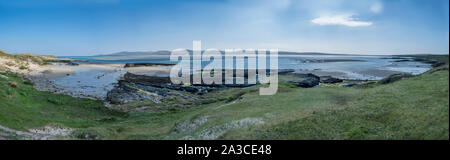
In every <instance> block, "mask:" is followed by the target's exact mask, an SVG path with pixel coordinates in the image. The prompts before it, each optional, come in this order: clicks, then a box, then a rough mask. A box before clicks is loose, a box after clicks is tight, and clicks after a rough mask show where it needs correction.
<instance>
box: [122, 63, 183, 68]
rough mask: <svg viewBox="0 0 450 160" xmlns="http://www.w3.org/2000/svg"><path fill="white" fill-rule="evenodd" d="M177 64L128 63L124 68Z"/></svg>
mask: <svg viewBox="0 0 450 160" xmlns="http://www.w3.org/2000/svg"><path fill="white" fill-rule="evenodd" d="M173 65H175V64H167V63H127V64H125V66H124V68H129V67H149V66H173Z"/></svg>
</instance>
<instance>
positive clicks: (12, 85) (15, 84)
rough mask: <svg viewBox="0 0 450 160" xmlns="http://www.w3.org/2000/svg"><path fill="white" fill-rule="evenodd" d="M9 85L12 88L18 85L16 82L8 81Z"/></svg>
mask: <svg viewBox="0 0 450 160" xmlns="http://www.w3.org/2000/svg"><path fill="white" fill-rule="evenodd" d="M9 85H10V86H11V87H13V88H17V87H19V85H17V83H16V82H9Z"/></svg>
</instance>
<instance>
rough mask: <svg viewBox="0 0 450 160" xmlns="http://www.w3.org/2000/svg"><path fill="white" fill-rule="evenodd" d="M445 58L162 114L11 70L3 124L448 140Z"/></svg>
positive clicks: (77, 132)
mask: <svg viewBox="0 0 450 160" xmlns="http://www.w3.org/2000/svg"><path fill="white" fill-rule="evenodd" d="M423 57H425V58H435V57H434V56H423ZM445 57H446V58H445ZM445 57H444V58H442V57H441V58H435V59H437V60H439V61H443V62H445V63H446V64H445V65H443V66H440V67H437V68H434V69H433V70H431V71H428V72H426V73H423V74H421V75H419V76H415V77H411V78H407V79H403V80H400V81H397V82H394V83H390V84H385V85H381V84H373V85H370V86H365V87H349V88H341V87H335V86H324V87H319V88H297V87H295V86H292V85H290V84H288V83H283V82H282V83H280V85H279V90H278V93H277V94H276V95H273V96H260V95H259V94H258V87H252V88H246V89H229V90H225V91H217V93H213V94H215V95H216V96H217V101H216V102H212V103H208V104H199V105H198V106H196V107H191V108H184V109H173V110H168V111H167V112H155V111H143V112H119V111H114V110H110V109H107V108H106V107H105V106H104V104H103V102H102V101H96V100H89V99H80V98H73V97H70V96H65V95H55V94H52V93H49V92H39V91H37V90H35V89H34V88H33V87H32V84H30V83H29V82H26V81H23V80H22V79H21V78H19V77H18V76H17V75H15V74H13V73H0V74H2V75H3V78H2V77H0V88H1V90H0V125H2V126H4V127H8V128H11V129H14V130H18V131H24V132H26V131H28V130H29V129H33V128H41V127H44V126H63V127H67V128H72V129H74V131H73V133H72V134H71V135H70V136H68V137H66V138H69V139H86V138H88V139H90V138H95V139H449V131H448V130H449V86H448V82H449V71H448V67H449V66H448V56H445ZM5 77H7V78H5ZM12 83H16V84H17V87H14V85H12ZM174 103H175V102H174ZM1 132H2V130H1V128H0V138H1V136H2V134H1ZM7 138H10V139H14V138H20V137H14V136H12V137H11V136H8V137H7Z"/></svg>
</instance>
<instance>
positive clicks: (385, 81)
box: [378, 73, 413, 84]
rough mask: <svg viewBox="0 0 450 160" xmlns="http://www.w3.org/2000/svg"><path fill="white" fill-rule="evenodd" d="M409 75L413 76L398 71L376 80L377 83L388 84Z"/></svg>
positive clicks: (409, 75)
mask: <svg viewBox="0 0 450 160" xmlns="http://www.w3.org/2000/svg"><path fill="white" fill-rule="evenodd" d="M409 77H413V75H411V74H407V73H398V74H393V75H390V76H388V77H386V78H383V79H381V80H380V81H378V83H379V84H388V83H392V82H395V81H399V80H402V79H404V78H409Z"/></svg>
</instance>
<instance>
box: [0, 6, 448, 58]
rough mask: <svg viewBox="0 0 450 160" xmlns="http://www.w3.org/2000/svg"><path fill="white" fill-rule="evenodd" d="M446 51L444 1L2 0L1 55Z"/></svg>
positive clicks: (446, 25)
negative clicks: (197, 44)
mask: <svg viewBox="0 0 450 160" xmlns="http://www.w3.org/2000/svg"><path fill="white" fill-rule="evenodd" d="M193 40H201V41H202V47H203V48H204V49H205V48H219V49H226V48H243V49H248V48H268V49H272V48H278V49H280V50H286V51H299V52H327V53H356V54H412V53H433V54H448V52H449V1H448V0H210V1H207V0H183V1H181V0H127V1H125V0H39V1H37V0H0V49H2V50H5V51H7V52H10V53H22V52H30V53H39V54H53V55H59V56H67V55H96V54H106V53H114V52H120V51H150V50H172V49H176V48H192V41H193Z"/></svg>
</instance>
